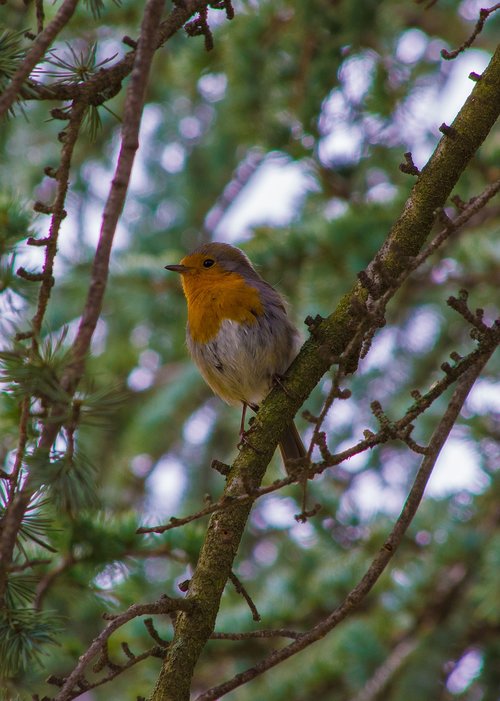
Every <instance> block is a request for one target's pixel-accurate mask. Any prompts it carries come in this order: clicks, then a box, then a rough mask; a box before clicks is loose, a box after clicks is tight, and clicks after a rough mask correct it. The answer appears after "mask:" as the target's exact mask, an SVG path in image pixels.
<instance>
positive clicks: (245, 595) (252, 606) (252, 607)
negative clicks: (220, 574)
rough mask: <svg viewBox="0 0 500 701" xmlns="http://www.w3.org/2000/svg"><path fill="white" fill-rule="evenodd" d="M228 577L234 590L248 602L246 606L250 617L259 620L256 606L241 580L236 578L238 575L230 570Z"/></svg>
mask: <svg viewBox="0 0 500 701" xmlns="http://www.w3.org/2000/svg"><path fill="white" fill-rule="evenodd" d="M229 579H230V580H231V582H232V583H233V585H234V588H235V589H236V592H237V593H238V594H241V596H242V597H243V598H244V599H245V601H246V602H247V604H248V608H249V609H250V611H251V612H252V618H253V620H254V621H257V622H259V621H260V614H259V612H258V611H257V607H256V606H255V604H254V602H253V600H252V597H251V596H250V594H249V593H248V592H247V590H246V588H245V587H244V585H243V584H242V582H241V581H240V580H239V579H238V577H237V576H236V575H235V574H234V572H231V573H230V574H229Z"/></svg>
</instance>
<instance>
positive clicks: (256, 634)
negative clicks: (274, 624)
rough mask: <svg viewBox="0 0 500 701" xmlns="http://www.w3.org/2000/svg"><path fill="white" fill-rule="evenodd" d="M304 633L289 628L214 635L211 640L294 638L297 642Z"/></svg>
mask: <svg viewBox="0 0 500 701" xmlns="http://www.w3.org/2000/svg"><path fill="white" fill-rule="evenodd" d="M301 635H302V633H299V632H298V631H296V630H289V629H288V628H277V629H275V630H251V631H248V632H246V633H212V635H211V636H210V640H254V639H258V638H293V639H294V640H297V639H298V638H300V636H301Z"/></svg>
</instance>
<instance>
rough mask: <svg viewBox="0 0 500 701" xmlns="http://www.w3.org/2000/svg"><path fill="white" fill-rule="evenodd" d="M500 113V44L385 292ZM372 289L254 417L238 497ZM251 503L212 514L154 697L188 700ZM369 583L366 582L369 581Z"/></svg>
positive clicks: (373, 271)
mask: <svg viewBox="0 0 500 701" xmlns="http://www.w3.org/2000/svg"><path fill="white" fill-rule="evenodd" d="M499 114H500V47H498V49H497V51H496V52H495V54H494V56H493V57H492V59H491V61H490V64H489V66H488V67H487V68H486V70H485V72H484V73H483V75H482V76H481V79H480V80H479V81H478V82H477V83H476V84H475V86H474V89H473V91H472V94H471V95H470V97H469V98H468V99H467V101H466V102H465V104H464V106H463V107H462V109H461V110H460V112H459V114H458V115H457V117H456V119H455V120H454V122H453V124H452V126H451V128H450V129H448V130H447V135H445V136H443V138H442V139H441V141H440V142H439V144H438V146H437V148H436V150H435V152H434V154H433V155H432V157H431V159H430V160H429V162H428V163H427V165H426V166H425V168H424V169H423V170H422V172H421V173H420V175H419V176H418V179H417V182H416V184H415V185H414V187H413V189H412V191H411V193H410V196H409V198H408V200H407V202H406V204H405V207H404V210H403V212H402V214H401V216H400V218H399V219H398V221H397V222H396V223H395V225H394V227H393V228H392V230H391V232H390V234H389V236H388V238H387V240H386V242H385V244H384V245H383V246H382V249H381V250H380V252H379V254H378V255H377V256H376V257H375V259H374V260H373V261H372V263H371V265H370V266H369V268H368V271H369V273H370V276H371V277H372V278H373V279H374V280H376V282H377V285H378V288H379V292H380V294H383V293H384V292H385V290H386V289H388V288H389V287H390V284H391V281H392V280H393V279H394V278H395V277H398V276H399V275H401V274H402V273H403V272H404V271H405V269H406V267H407V265H408V261H409V260H411V258H412V257H414V256H415V255H417V254H418V253H419V251H420V250H421V248H422V246H423V245H424V243H425V241H426V239H427V236H428V235H429V232H430V230H431V227H432V225H433V222H434V219H435V216H436V215H435V212H436V210H439V209H440V208H442V207H443V206H444V204H445V202H446V200H447V198H448V197H449V195H450V194H451V191H452V189H453V187H454V186H455V184H456V183H457V181H458V179H459V177H460V175H461V174H462V172H463V171H464V169H465V168H466V167H467V164H468V163H469V161H470V159H471V158H472V156H473V155H474V153H475V152H476V151H477V149H478V148H479V147H480V145H481V144H482V142H483V141H484V140H485V139H486V137H487V136H488V133H489V131H490V130H491V128H492V126H493V124H494V123H495V121H496V119H497V118H498V115H499ZM367 297H368V293H367V290H366V289H365V288H364V287H363V286H362V285H361V283H358V284H357V285H356V286H355V287H354V288H353V290H351V292H349V293H348V294H347V295H345V296H344V297H343V298H342V299H341V300H340V303H339V305H338V306H337V309H336V310H335V311H334V312H333V314H332V315H331V316H330V317H328V318H327V319H325V320H323V321H322V322H321V323H320V324H319V325H318V326H317V327H316V328H315V331H314V335H313V337H312V338H310V339H309V340H308V341H307V342H306V343H305V344H304V346H303V348H302V350H301V352H300V353H299V355H298V357H297V358H296V360H295V361H294V362H293V364H292V366H291V368H290V371H289V377H288V379H287V380H286V381H285V386H286V390H287V391H286V392H285V391H283V389H281V388H275V389H273V390H272V391H271V393H270V395H269V396H268V398H267V399H266V400H265V401H264V403H263V404H262V407H261V409H260V410H259V413H258V415H257V417H256V420H255V423H254V425H253V426H254V427H255V428H254V430H253V432H252V446H253V448H252V447H250V446H244V447H243V449H242V450H241V452H240V454H239V456H238V457H237V459H236V461H235V463H234V465H233V467H232V470H231V471H230V473H229V476H228V483H227V486H226V489H225V493H224V494H225V496H226V497H228V498H234V497H239V496H240V495H242V494H247V493H248V491H249V489H255V488H258V487H259V485H260V483H261V480H262V478H263V475H264V473H265V470H266V467H267V465H268V463H269V461H270V460H271V457H272V455H273V453H274V451H275V448H276V445H277V443H278V440H279V438H280V436H281V434H282V432H283V430H284V428H285V426H286V424H287V423H288V422H289V421H290V420H291V419H292V418H293V416H294V415H295V413H296V412H297V410H298V409H299V407H300V406H301V404H302V403H303V402H304V400H305V399H306V398H307V397H308V395H309V394H310V392H311V391H312V389H313V388H314V387H315V386H316V384H317V383H318V382H319V380H320V379H321V377H322V376H323V374H324V373H325V372H326V371H327V369H328V368H329V366H330V364H331V362H332V360H331V359H332V356H339V355H340V354H341V353H342V351H343V350H344V348H345V347H346V346H347V345H348V343H349V341H350V339H351V338H352V336H353V334H354V333H356V329H357V327H358V325H359V324H360V323H361V322H362V320H363V318H364V315H365V313H366V312H363V311H360V308H361V310H363V309H365V305H366V301H367ZM250 509H251V504H250V503H243V504H242V503H239V504H235V505H234V506H233V507H230V508H228V509H226V510H224V511H223V512H218V513H215V514H213V515H212V517H211V519H210V524H209V527H208V531H207V535H206V539H205V542H204V544H203V547H202V549H201V552H200V556H199V560H198V565H197V567H196V570H195V572H194V575H193V578H192V579H191V583H190V588H189V593H188V597H189V598H194V599H195V600H197V601H198V603H199V606H198V607H197V608H196V610H195V611H194V612H193V613H192V614H180V615H179V616H178V618H177V622H176V628H175V636H174V641H173V644H172V645H171V647H170V648H169V651H168V653H167V656H166V659H165V662H164V665H163V668H162V670H161V672H160V676H159V679H158V681H157V684H156V687H155V690H154V692H153V696H152V700H153V701H167V700H168V701H187V699H188V698H189V688H190V683H191V677H192V674H193V670H194V667H195V665H196V662H197V660H198V658H199V656H200V654H201V651H202V649H203V647H204V645H205V643H206V641H207V640H208V638H209V636H210V634H211V632H212V630H213V628H214V624H215V619H216V616H217V611H218V607H219V602H220V597H221V595H222V591H223V589H224V587H225V584H226V581H227V578H228V576H229V573H230V571H231V569H232V566H233V561H234V558H235V556H236V552H237V549H238V546H239V542H240V539H241V537H242V534H243V531H244V528H245V524H246V520H247V518H248V515H249V513H250ZM363 586H364V584H363Z"/></svg>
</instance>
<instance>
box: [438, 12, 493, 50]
mask: <svg viewBox="0 0 500 701" xmlns="http://www.w3.org/2000/svg"><path fill="white" fill-rule="evenodd" d="M498 9H500V2H497V4H496V5H493V7H488V8H481V9H480V10H479V19H478V20H477V22H476V26H475V27H474V31H473V32H472V34H471V35H470V37H469V38H468V39H467V40H466V41H464V43H463V44H461V45H460V46H459V47H458V49H455V50H454V51H447V50H446V49H442V50H441V56H442V57H443V58H444V59H445V60H446V61H452V60H453V59H454V58H456V57H457V56H458V55H459V54H461V53H462V51H465V49H468V48H469V47H470V46H472V44H473V42H474V40H475V38H476V37H477V35H478V34H480V33H481V32H482V31H483V27H484V23H485V22H486V20H487V19H488V17H489V16H490V15H491V14H492V13H493V12H496V11H497V10H498Z"/></svg>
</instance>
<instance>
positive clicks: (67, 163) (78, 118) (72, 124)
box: [32, 102, 86, 345]
mask: <svg viewBox="0 0 500 701" xmlns="http://www.w3.org/2000/svg"><path fill="white" fill-rule="evenodd" d="M85 110H86V105H85V104H84V103H82V102H77V103H74V104H73V105H72V107H71V110H70V113H69V123H68V127H67V128H66V129H65V131H64V137H63V147H62V151H61V163H60V165H59V168H58V169H57V192H56V197H55V200H54V204H53V205H52V206H51V211H52V220H51V223H50V230H49V235H48V237H47V239H46V241H45V260H44V264H43V271H42V284H41V286H40V292H39V294H38V307H37V310H36V314H35V316H34V317H33V321H32V331H33V344H34V345H36V344H37V337H38V335H39V333H40V330H41V328H42V321H43V317H44V316H45V312H46V309H47V304H48V301H49V297H50V292H51V290H52V287H53V285H54V277H53V270H54V259H55V257H56V253H57V240H58V238H59V230H60V227H61V222H62V220H63V219H64V217H65V216H66V212H65V211H64V203H65V200H66V195H67V192H68V187H69V171H70V167H71V159H72V157H73V150H74V148H75V144H76V140H77V138H78V134H79V133H80V127H81V124H82V120H83V117H84V115H85Z"/></svg>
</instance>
